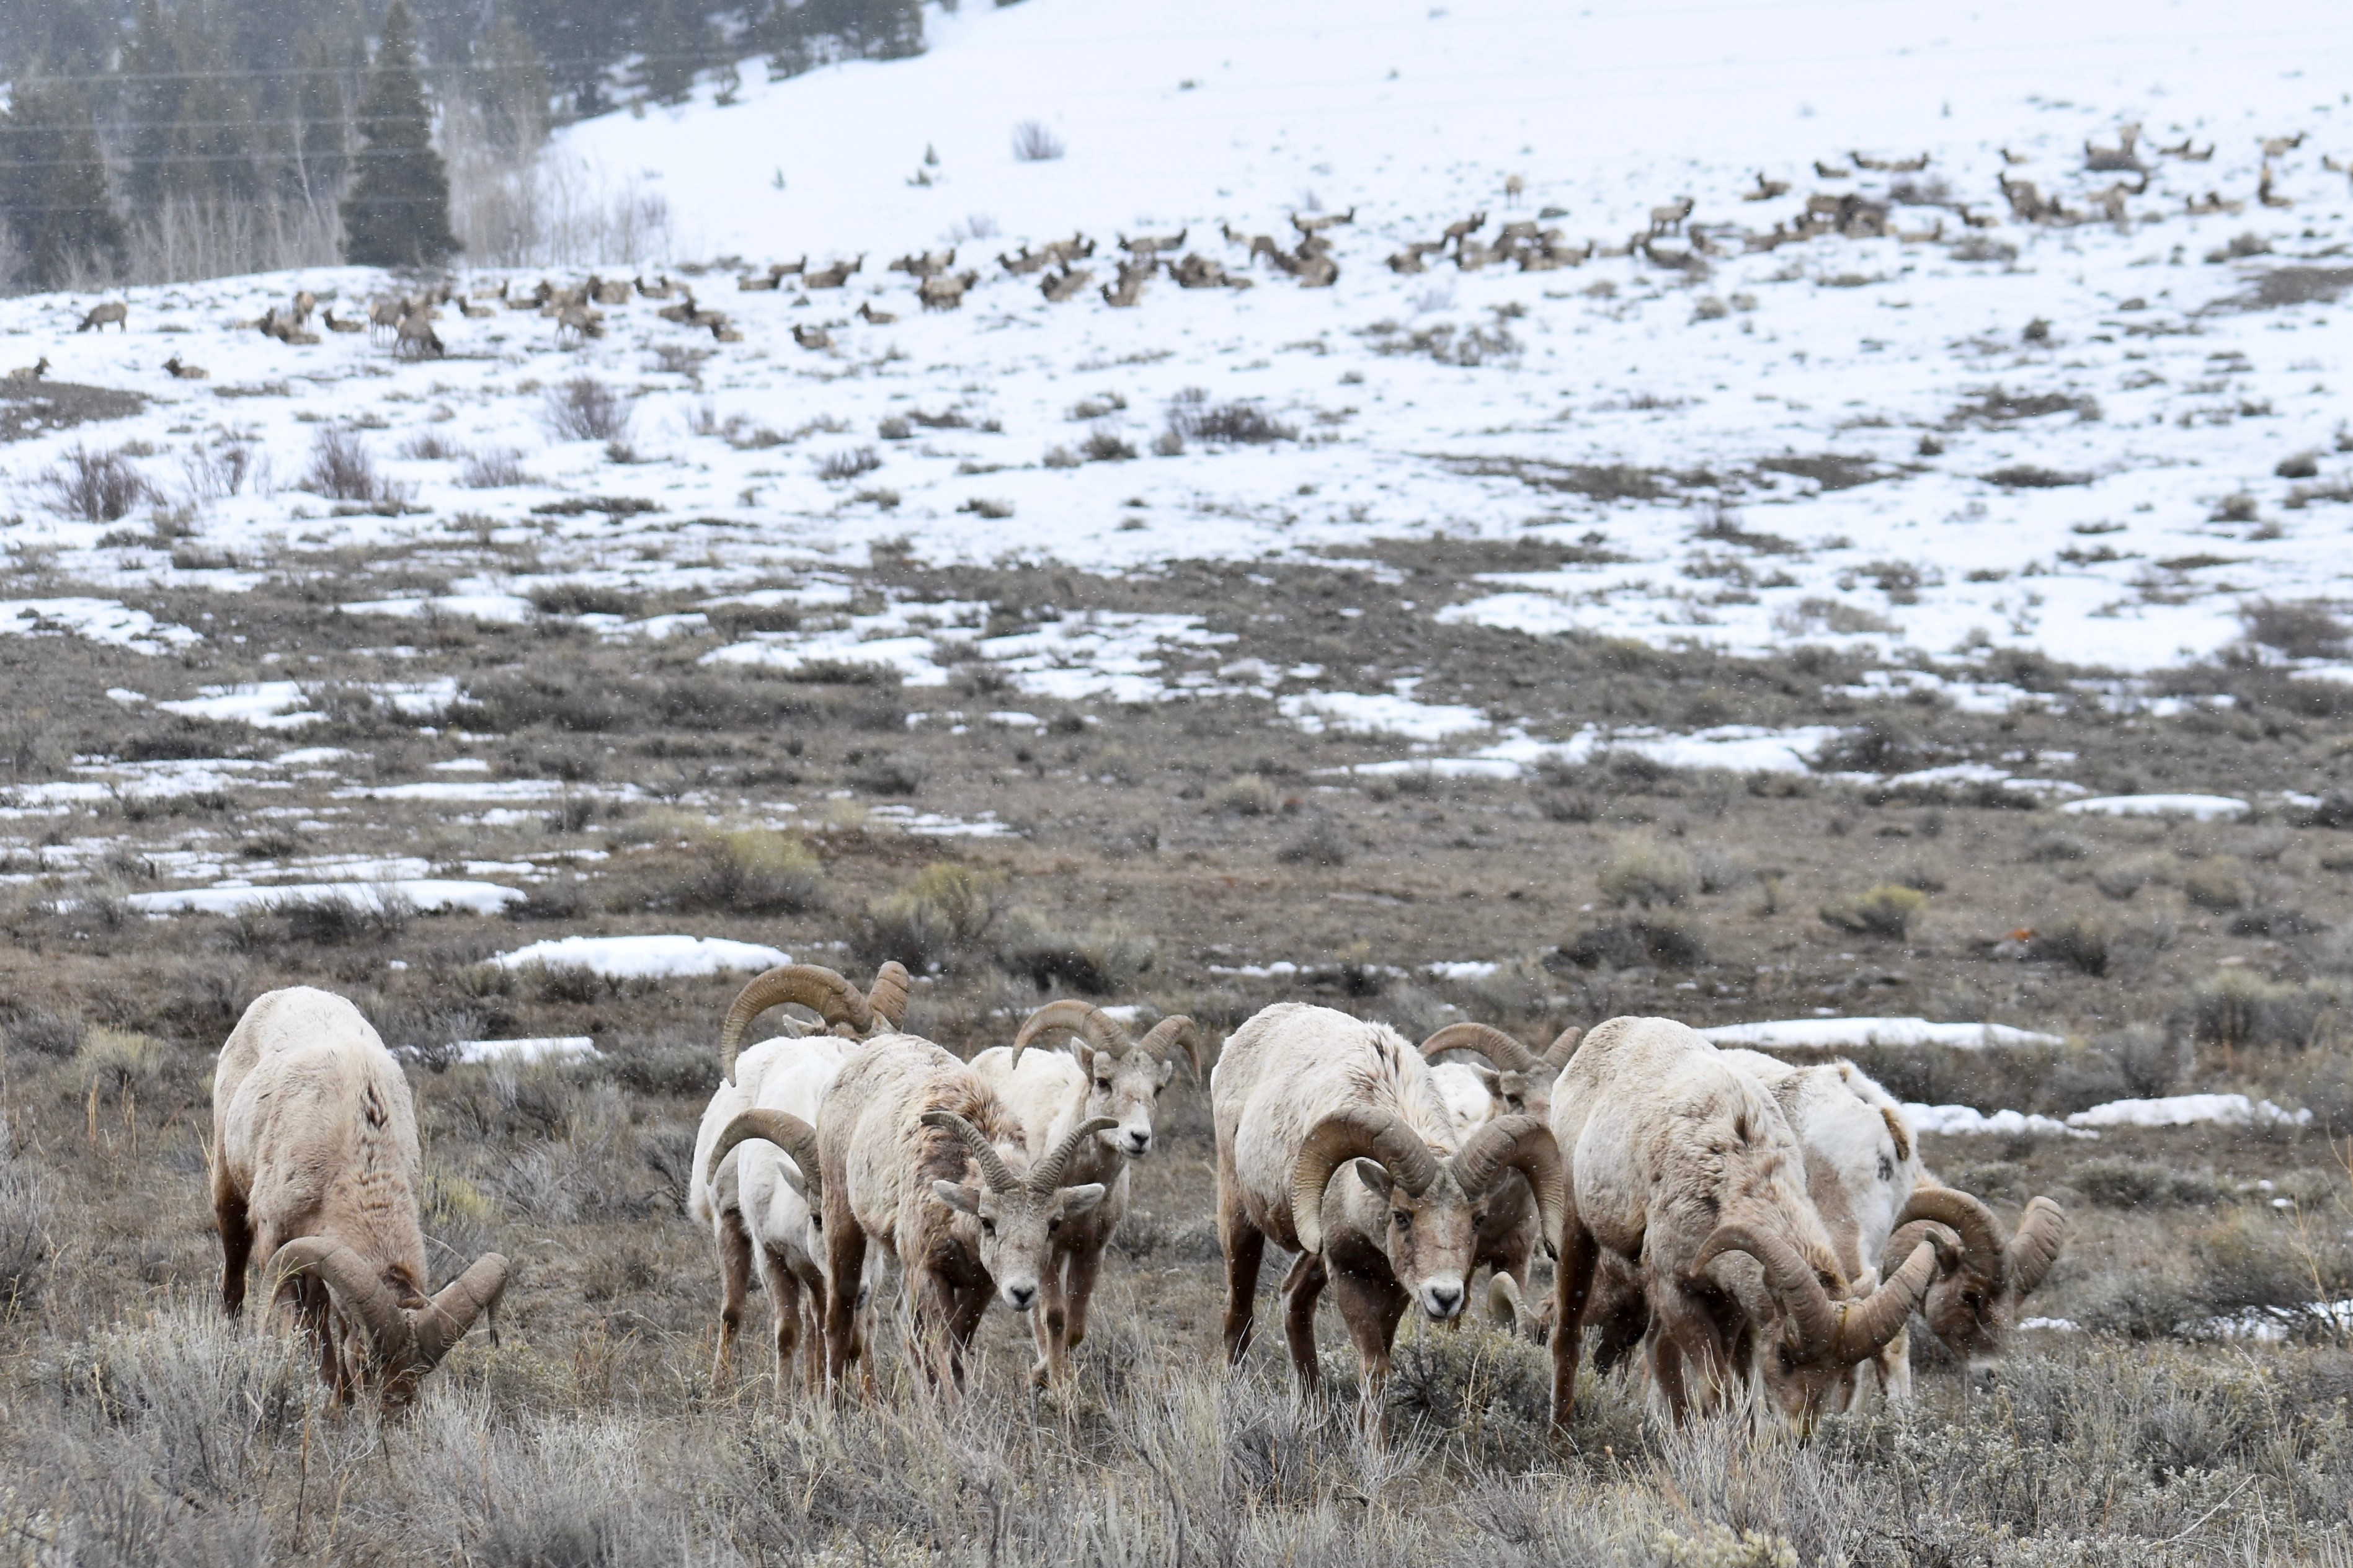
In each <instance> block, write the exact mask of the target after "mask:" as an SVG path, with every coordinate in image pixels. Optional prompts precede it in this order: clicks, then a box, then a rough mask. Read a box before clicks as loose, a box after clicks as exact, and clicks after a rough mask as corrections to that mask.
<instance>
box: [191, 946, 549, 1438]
mask: <svg viewBox="0 0 2353 1568" xmlns="http://www.w3.org/2000/svg"><path fill="white" fill-rule="evenodd" d="M423 1163H424V1162H423V1157H422V1155H421V1154H420V1153H419V1152H418V1148H417V1112H416V1110H415V1108H414V1106H413V1105H412V1103H411V1102H410V1100H409V1094H408V1079H406V1078H405V1077H403V1076H402V1074H401V1070H400V1067H399V1064H397V1063H396V1062H395V1061H394V1060H393V1059H392V1053H391V1052H389V1051H387V1050H385V1047H384V1042H383V1040H381V1039H379V1038H378V1037H376V1032H375V1030H374V1029H373V1028H371V1027H369V1026H368V1021H367V1020H366V1019H365V1018H364V1017H362V1016H360V1010H359V1009H358V1008H356V1007H354V1006H353V1005H351V1003H349V1002H347V1001H345V1000H344V999H343V997H341V996H337V995H333V994H330V993H328V992H325V991H314V990H312V989H311V988H310V987H309V986H295V987H292V988H290V989H288V990H283V991H271V992H269V993H266V994H263V995H260V996H258V997H256V998H255V999H254V1001H253V1005H251V1006H249V1007H248V1008H247V1009H246V1010H245V1016H243V1017H241V1018H239V1019H238V1020H237V1027H236V1028H235V1029H233V1030H231V1031H230V1032H229V1037H228V1040H227V1043H226V1044H224V1045H223V1046H222V1047H221V1054H220V1063H219V1065H218V1067H217V1068H215V1070H214V1074H213V1151H212V1160H211V1167H212V1170H211V1175H212V1199H213V1214H214V1215H215V1217H216V1219H217V1220H218V1221H219V1225H220V1238H221V1307H222V1310H225V1311H226V1312H227V1314H228V1315H229V1316H230V1317H232V1318H234V1317H237V1315H238V1314H239V1313H240V1312H241V1311H242V1310H243V1309H244V1306H245V1284H246V1279H245V1277H246V1266H247V1263H248V1260H249V1259H250V1258H251V1257H252V1255H253V1249H254V1247H255V1245H256V1243H259V1246H260V1247H261V1251H262V1256H263V1257H265V1258H268V1259H269V1261H268V1262H267V1263H266V1264H265V1265H264V1266H263V1270H264V1273H265V1275H266V1277H267V1278H268V1279H269V1282H270V1290H271V1293H272V1296H273V1298H279V1297H282V1298H284V1299H286V1300H288V1301H290V1303H291V1305H292V1307H293V1309H294V1310H295V1312H296V1314H297V1315H298V1317H299V1318H300V1319H301V1322H302V1324H303V1325H304V1327H305V1328H306V1329H308V1330H309V1331H310V1333H311V1339H312V1341H313V1342H314V1343H315V1344H316V1346H317V1348H318V1352H319V1375H320V1376H321V1378H322V1379H323V1380H324V1381H325V1382H326V1384H327V1385H328V1387H329V1388H331V1389H332V1390H333V1391H334V1394H335V1395H336V1397H337V1398H338V1399H348V1398H350V1397H352V1396H353V1394H355V1393H363V1392H364V1393H374V1394H377V1395H378V1396H379V1397H380V1398H381V1399H382V1400H383V1402H384V1405H385V1408H386V1409H388V1410H397V1409H400V1408H402V1407H404V1406H406V1405H407V1404H408V1403H409V1402H410V1401H411V1400H413V1399H414V1398H415V1397H416V1395H417V1384H419V1383H420V1382H421V1381H422V1380H423V1378H424V1376H425V1374H426V1373H428V1372H431V1371H432V1370H433V1368H434V1367H435V1366H436V1365H438V1364H439V1363H440V1361H441V1359H442V1358H443V1357H444V1356H446V1355H447V1354H448V1352H449V1350H450V1348H451V1347H452V1346H454V1345H455V1344H456V1343H457V1342H458V1341H459V1339H461V1338H462V1337H464V1335H465V1332H466V1331H467V1330H468V1329H470V1328H471V1327H472V1326H473V1322H474V1320H475V1319H476V1318H478V1317H480V1315H481V1314H482V1313H483V1312H484V1311H485V1310H489V1309H491V1308H492V1307H494V1306H495V1305H496V1304H497V1302H498V1300H499V1297H500V1294H501V1292H502V1291H503V1290H504V1289H505V1288H506V1278H507V1260H506V1259H505V1258H502V1257H501V1256H500V1255H499V1254H497V1253H495V1252H491V1253H485V1254H484V1255H483V1256H482V1257H480V1258H477V1259H475V1260H474V1262H473V1263H472V1264H471V1265H470V1266H469V1267H468V1268H467V1269H466V1270H465V1272H464V1273H462V1274H460V1275H459V1277H458V1278H457V1279H453V1280H451V1281H450V1282H449V1283H448V1284H447V1285H445V1286H443V1287H442V1288H441V1289H440V1291H439V1292H438V1294H435V1295H432V1296H429V1297H428V1296H427V1294H426V1286H427V1280H428V1278H429V1276H428V1275H427V1272H426V1262H425V1231H424V1227H423V1226H422V1225H421V1224H420V1222H419V1218H418V1211H417V1188H418V1186H419V1184H421V1183H422V1181H423Z"/></svg>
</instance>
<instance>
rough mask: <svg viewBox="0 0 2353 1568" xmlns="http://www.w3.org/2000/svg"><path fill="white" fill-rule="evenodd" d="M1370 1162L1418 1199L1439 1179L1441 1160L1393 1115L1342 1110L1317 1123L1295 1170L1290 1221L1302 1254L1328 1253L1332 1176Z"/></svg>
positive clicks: (1292, 1178)
mask: <svg viewBox="0 0 2353 1568" xmlns="http://www.w3.org/2000/svg"><path fill="white" fill-rule="evenodd" d="M1360 1159H1369V1160H1375V1161H1377V1162H1379V1163H1380V1164H1381V1166H1382V1168H1383V1169H1385V1170H1387V1171H1388V1173H1389V1174H1390V1175H1391V1176H1394V1177H1395V1178H1397V1181H1398V1184H1400V1185H1402V1186H1403V1187H1404V1188H1405V1190H1406V1191H1407V1192H1409V1193H1411V1194H1414V1195H1415V1196H1416V1197H1419V1196H1420V1195H1421V1194H1423V1193H1426V1192H1428V1191H1429V1190H1430V1184H1431V1183H1432V1182H1434V1181H1436V1180H1437V1179H1438V1160H1437V1157H1436V1156H1435V1155H1433V1154H1431V1153H1430V1149H1429V1147H1428V1146H1427V1145H1426V1144H1424V1143H1423V1142H1422V1141H1421V1140H1420V1139H1419V1138H1417V1137H1416V1136H1414V1133H1413V1130H1412V1129H1411V1128H1409V1127H1408V1126H1407V1125H1406V1124H1405V1123H1404V1122H1403V1121H1400V1120H1399V1119H1398V1118H1397V1117H1395V1116H1384V1117H1378V1118H1376V1117H1372V1116H1366V1115H1352V1114H1350V1113H1348V1112H1345V1111H1343V1112H1341V1113H1340V1114H1338V1115H1335V1116H1327V1117H1325V1118H1324V1120H1323V1121H1319V1122H1317V1123H1316V1124H1315V1126H1314V1130H1313V1131H1310V1132H1309V1133H1308V1134H1307V1138H1306V1141H1305V1142H1303V1143H1302V1144H1301V1145H1300V1147H1299V1159H1298V1161H1297V1163H1294V1164H1293V1166H1292V1168H1291V1223H1292V1226H1293V1228H1294V1229H1295V1230H1296V1231H1297V1232H1298V1236H1299V1249H1300V1251H1302V1252H1303V1253H1314V1252H1321V1251H1323V1250H1324V1188H1325V1187H1328V1186H1330V1185H1331V1184H1332V1173H1333V1172H1335V1171H1336V1170H1338V1169H1339V1168H1340V1167H1341V1166H1342V1165H1344V1164H1345V1163H1347V1162H1349V1161H1350V1160H1360Z"/></svg>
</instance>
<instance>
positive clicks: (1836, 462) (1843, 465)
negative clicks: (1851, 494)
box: [1757, 452, 1886, 490]
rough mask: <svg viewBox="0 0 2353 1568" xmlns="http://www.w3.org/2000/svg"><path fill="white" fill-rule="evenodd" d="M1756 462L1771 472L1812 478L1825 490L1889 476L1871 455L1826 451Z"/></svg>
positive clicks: (1866, 482)
mask: <svg viewBox="0 0 2353 1568" xmlns="http://www.w3.org/2000/svg"><path fill="white" fill-rule="evenodd" d="M1757 467H1758V468H1762V469H1764V470H1765V471H1766V472H1767V473H1768V474H1789V475H1792V476H1794V477H1796V478H1798V479H1811V480H1812V481H1813V482H1814V483H1815V484H1816V485H1818V486H1820V488H1821V489H1824V490H1851V489H1855V488H1856V487H1858V486H1861V485H1867V484H1870V483H1871V482H1872V481H1873V480H1874V479H1884V478H1885V477H1886V476H1885V475H1884V474H1883V473H1882V472H1881V471H1880V469H1879V468H1878V467H1877V466H1876V465H1874V464H1873V462H1872V460H1871V459H1870V458H1862V457H1850V456H1847V455H1844V454H1841V453H1838V452H1823V453H1820V454H1819V455H1816V456H1812V457H1786V458H1758V459H1757Z"/></svg>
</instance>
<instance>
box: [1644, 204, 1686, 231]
mask: <svg viewBox="0 0 2353 1568" xmlns="http://www.w3.org/2000/svg"><path fill="white" fill-rule="evenodd" d="M1691 215H1692V199H1691V197H1689V196H1677V197H1676V198H1675V199H1674V200H1673V201H1672V202H1670V203H1668V204H1667V205H1665V206H1662V207H1652V208H1651V234H1652V235H1654V236H1655V235H1662V234H1681V233H1682V232H1683V219H1685V218H1687V217H1689V216H1691Z"/></svg>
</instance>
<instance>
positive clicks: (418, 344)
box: [392, 308, 448, 359]
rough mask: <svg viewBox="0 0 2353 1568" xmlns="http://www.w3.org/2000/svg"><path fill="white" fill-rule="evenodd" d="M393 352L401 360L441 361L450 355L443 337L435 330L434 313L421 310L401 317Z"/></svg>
mask: <svg viewBox="0 0 2353 1568" xmlns="http://www.w3.org/2000/svg"><path fill="white" fill-rule="evenodd" d="M392 352H393V353H394V355H395V356H396V357H397V358H400V359H439V358H440V357H441V356H442V355H443V354H445V353H448V349H446V348H444V347H443V346H442V343H441V335H440V334H439V333H438V332H436V331H434V330H433V312H432V311H430V310H424V309H422V308H420V309H418V310H413V311H411V312H410V313H408V314H407V315H405V316H403V317H401V318H400V329H399V331H397V332H396V334H395V335H394V339H393V344H392Z"/></svg>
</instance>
